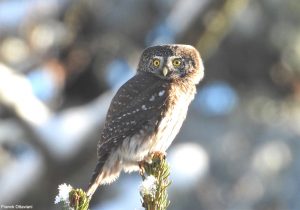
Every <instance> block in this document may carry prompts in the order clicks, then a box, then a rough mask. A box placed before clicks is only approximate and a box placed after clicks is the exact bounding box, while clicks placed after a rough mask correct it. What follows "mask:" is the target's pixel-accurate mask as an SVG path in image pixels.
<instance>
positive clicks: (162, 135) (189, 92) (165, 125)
mask: <svg viewBox="0 0 300 210" xmlns="http://www.w3.org/2000/svg"><path fill="white" fill-rule="evenodd" d="M172 89H173V90H171V91H170V92H171V93H173V94H172V95H170V96H169V97H168V98H169V99H168V100H169V101H168V108H167V110H166V112H165V114H164V116H163V118H162V120H161V121H160V123H159V125H158V129H157V132H156V134H155V135H154V136H153V137H152V142H153V145H152V147H151V150H150V152H155V151H160V152H165V151H166V150H167V149H168V147H169V146H170V145H171V143H172V142H173V140H174V139H175V137H176V135H177V134H178V132H179V130H180V128H181V126H182V123H183V121H184V120H185V118H186V115H187V111H188V106H189V104H190V103H191V101H192V100H193V99H194V96H195V93H196V88H195V86H192V87H189V88H188V89H185V88H184V89H182V88H178V87H177V86H174V87H172Z"/></svg>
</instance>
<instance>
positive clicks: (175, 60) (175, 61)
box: [172, 58, 181, 67]
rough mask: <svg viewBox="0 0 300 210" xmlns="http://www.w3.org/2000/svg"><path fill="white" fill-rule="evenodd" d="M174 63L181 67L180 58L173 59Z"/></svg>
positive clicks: (175, 65)
mask: <svg viewBox="0 0 300 210" xmlns="http://www.w3.org/2000/svg"><path fill="white" fill-rule="evenodd" d="M172 64H173V66H174V67H179V66H180V65H181V60H180V59H179V58H175V59H174V60H173V61H172Z"/></svg>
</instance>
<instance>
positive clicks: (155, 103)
mask: <svg viewBox="0 0 300 210" xmlns="http://www.w3.org/2000/svg"><path fill="white" fill-rule="evenodd" d="M169 85H170V84H169V83H168V82H167V81H165V80H162V79H160V78H158V77H155V76H154V75H152V74H149V73H138V74H137V75H135V76H134V77H133V78H131V79H130V80H129V81H127V82H126V83H125V84H124V85H123V86H122V87H121V88H120V89H119V90H118V92H117V93H116V95H115V96H114V98H113V100H112V102H111V104H110V107H109V110H108V113H107V117H106V122H105V125H104V128H103V131H102V134H101V139H100V141H99V144H98V149H97V151H98V164H97V166H96V169H95V172H94V174H93V177H92V179H91V184H92V183H93V182H94V180H95V179H96V177H97V175H98V174H99V173H100V172H101V170H102V167H103V165H104V164H105V162H106V160H107V158H108V157H109V155H110V154H111V152H113V151H114V150H115V149H116V148H118V146H120V145H121V144H122V143H123V141H124V139H126V138H127V137H131V136H133V135H135V134H137V133H139V132H140V131H141V130H144V134H145V135H149V134H150V133H151V132H154V131H155V129H156V128H157V126H158V122H159V121H160V119H161V118H162V116H163V114H164V111H165V110H166V109H167V106H168V103H167V101H168V100H167V99H168V89H169ZM146 127H147V129H146ZM141 141H142V139H141Z"/></svg>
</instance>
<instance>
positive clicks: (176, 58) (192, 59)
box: [138, 44, 204, 84]
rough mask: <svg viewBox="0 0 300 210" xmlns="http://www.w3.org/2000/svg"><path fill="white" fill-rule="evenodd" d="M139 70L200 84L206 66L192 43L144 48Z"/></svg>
mask: <svg viewBox="0 0 300 210" xmlns="http://www.w3.org/2000/svg"><path fill="white" fill-rule="evenodd" d="M138 72H148V73H152V74H154V75H155V76H157V77H159V78H161V79H164V80H170V81H178V80H181V81H188V82H191V83H193V84H198V83H199V82H200V80H201V79H202V78H203V76H204V67H203V63H202V59H201V57H200V54H199V52H198V51H197V50H196V49H195V48H194V47H192V46H190V45H175V44H174V45H158V46H153V47H149V48H146V49H145V50H144V52H143V54H142V56H141V59H140V62H139V66H138Z"/></svg>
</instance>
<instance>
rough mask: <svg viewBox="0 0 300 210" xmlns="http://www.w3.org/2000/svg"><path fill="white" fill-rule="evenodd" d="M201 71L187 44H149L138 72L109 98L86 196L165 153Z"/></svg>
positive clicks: (199, 62)
mask: <svg viewBox="0 0 300 210" xmlns="http://www.w3.org/2000/svg"><path fill="white" fill-rule="evenodd" d="M203 76H204V67H203V63H202V60H201V57H200V54H199V52H198V51H197V50H196V49H195V48H194V47H192V46H190V45H159V46H153V47H149V48H147V49H145V50H144V52H143V53H142V55H141V58H140V61H139V64H138V69H137V72H136V75H135V76H134V77H132V78H131V79H130V80H128V81H127V82H126V83H125V84H124V85H123V86H122V87H120V89H119V90H118V91H117V93H116V95H115V96H114V98H113V99H112V102H111V104H110V107H109V110H108V113H107V116H106V121H105V125H104V128H103V131H102V133H101V139H100V141H99V144H98V148H97V151H98V163H97V166H96V169H95V171H94V174H93V177H92V179H91V182H90V185H89V188H88V190H87V195H88V196H89V197H91V196H92V195H93V194H94V192H95V191H96V189H97V187H98V186H99V185H102V184H108V183H111V182H113V181H114V180H116V179H117V178H118V176H119V174H120V172H121V171H122V170H124V171H125V172H132V171H137V170H139V162H141V161H144V160H147V158H149V156H150V155H151V154H153V153H156V152H159V153H165V151H166V150H167V148H168V147H169V146H170V144H171V143H172V141H173V140H174V138H175V136H176V135H177V133H178V132H179V130H180V128H181V125H182V123H183V121H184V119H185V117H186V114H187V111H188V106H189V104H190V103H191V101H192V100H193V98H194V96H195V94H196V85H197V84H198V83H199V82H200V80H201V79H202V78H203Z"/></svg>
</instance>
